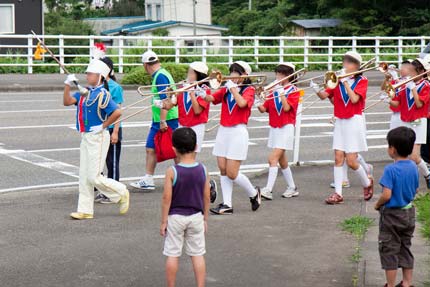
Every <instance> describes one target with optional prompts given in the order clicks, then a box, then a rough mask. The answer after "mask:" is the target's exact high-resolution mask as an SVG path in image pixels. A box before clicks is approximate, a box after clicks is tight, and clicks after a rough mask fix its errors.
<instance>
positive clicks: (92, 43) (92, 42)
mask: <svg viewBox="0 0 430 287" xmlns="http://www.w3.org/2000/svg"><path fill="white" fill-rule="evenodd" d="M92 47H94V35H91V36H90V46H89V47H88V52H89V53H88V55H90V59H89V60H90V61H91V56H92V52H91V51H92Z"/></svg>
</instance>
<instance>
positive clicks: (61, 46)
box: [58, 35, 64, 74]
mask: <svg viewBox="0 0 430 287" xmlns="http://www.w3.org/2000/svg"><path fill="white" fill-rule="evenodd" d="M58 57H59V58H60V59H59V60H60V63H61V64H62V65H64V35H58ZM60 74H64V71H63V69H61V68H60Z"/></svg>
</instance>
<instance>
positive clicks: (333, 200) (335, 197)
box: [325, 193, 343, 205]
mask: <svg viewBox="0 0 430 287" xmlns="http://www.w3.org/2000/svg"><path fill="white" fill-rule="evenodd" d="M325 203H327V204H330V205H334V204H340V203H343V197H342V196H341V195H339V194H337V193H332V194H331V195H330V196H329V197H327V198H326V200H325Z"/></svg>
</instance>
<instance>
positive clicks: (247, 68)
mask: <svg viewBox="0 0 430 287" xmlns="http://www.w3.org/2000/svg"><path fill="white" fill-rule="evenodd" d="M234 63H235V64H238V65H239V66H241V67H242V68H243V69H244V70H245V73H246V74H247V75H251V73H252V69H251V66H250V65H249V64H248V63H247V62H245V61H236V62H234Z"/></svg>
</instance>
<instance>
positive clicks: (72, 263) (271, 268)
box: [0, 163, 429, 287]
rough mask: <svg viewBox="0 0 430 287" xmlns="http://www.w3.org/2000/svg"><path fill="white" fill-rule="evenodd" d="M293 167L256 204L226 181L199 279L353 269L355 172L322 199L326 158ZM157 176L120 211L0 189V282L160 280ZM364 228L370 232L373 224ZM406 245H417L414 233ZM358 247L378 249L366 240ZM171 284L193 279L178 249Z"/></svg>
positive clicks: (335, 284) (343, 283)
mask: <svg viewBox="0 0 430 287" xmlns="http://www.w3.org/2000/svg"><path fill="white" fill-rule="evenodd" d="M382 167H383V164H382V163H378V164H376V165H375V172H376V177H377V178H378V177H379V176H380V174H381V172H382ZM292 170H293V175H294V178H295V181H296V183H297V185H298V187H299V191H300V196H299V197H297V198H292V199H282V198H281V194H282V192H283V191H284V189H285V183H284V179H283V177H282V175H281V173H279V175H278V179H277V183H276V186H275V193H274V200H273V201H264V202H263V204H262V206H261V208H260V209H259V210H258V211H257V212H252V211H251V210H250V204H249V199H248V198H247V197H246V194H245V192H244V191H243V190H241V189H240V188H239V187H237V186H236V185H235V192H234V195H233V205H234V215H231V216H215V215H211V216H210V218H209V231H208V234H207V241H206V242H207V254H206V260H207V286H236V287H242V286H243V287H244V286H247V287H253V286H256V287H257V286H258V287H259V286H267V287H278V286H279V287H286V286H291V287H311V286H312V287H314V286H318V287H319V286H320V287H347V286H352V278H353V277H354V276H357V272H358V271H357V269H356V267H357V266H356V264H353V263H352V262H351V260H350V257H351V255H352V254H353V253H354V247H355V246H356V240H355V238H354V237H353V236H352V235H349V234H348V233H346V232H343V231H342V230H341V228H340V227H339V224H340V223H341V222H342V221H343V220H344V219H346V218H349V217H351V216H353V215H358V214H360V212H361V209H362V208H361V206H362V203H363V199H362V190H361V188H360V185H359V182H358V180H357V179H356V178H355V177H354V175H353V174H352V173H351V175H350V180H351V184H352V187H351V188H349V189H345V191H344V195H345V203H344V204H342V205H339V206H328V205H326V204H324V202H323V201H324V198H325V197H326V196H327V195H328V194H329V192H331V191H332V190H331V189H330V188H329V187H328V185H329V184H330V182H331V180H332V177H333V176H332V167H331V166H307V167H292ZM266 177H267V175H266V174H260V175H258V174H257V175H255V176H252V177H250V179H251V181H252V183H253V184H256V185H260V186H264V185H265V183H266V179H267V178H266ZM215 179H216V180H217V181H218V177H216V178H215ZM156 184H157V186H158V187H157V189H156V191H154V192H151V193H132V195H131V208H130V211H129V213H128V214H127V215H126V216H119V215H117V213H118V207H117V206H115V205H100V204H98V205H96V213H95V219H94V220H90V221H71V220H70V219H69V218H68V214H69V212H71V211H74V209H75V208H76V202H77V190H76V189H75V188H73V189H70V188H69V189H52V190H43V191H31V192H24V193H22V192H21V193H10V194H4V195H1V196H0V197H1V200H0V227H1V230H2V232H1V233H0V246H1V249H2V256H1V257H0V278H2V284H1V285H2V286H14V287H15V286H34V287H36V286H43V287H48V286H79V287H87V286H163V285H164V260H165V259H164V257H163V256H162V254H161V251H162V246H163V240H162V238H161V237H160V236H159V235H158V232H159V230H158V228H159V218H160V201H161V192H162V189H161V184H162V182H160V181H158V182H156ZM220 199H221V195H220ZM220 199H219V200H220ZM219 200H218V202H219ZM417 235H418V233H417ZM368 238H369V239H370V240H371V239H374V238H375V235H374V233H372V230H371V232H369V234H368ZM417 238H418V236H417ZM414 245H415V246H417V247H418V244H416V241H415V242H414ZM420 250H421V251H420V253H421V254H420V256H417V260H420V261H419V262H417V269H416V274H415V279H416V280H417V281H416V282H419V280H423V279H424V278H423V277H421V276H425V274H424V273H425V272H424V271H425V270H428V265H423V264H422V261H421V260H428V259H429V256H428V246H422V249H420ZM425 250H427V252H425ZM363 251H365V252H368V253H369V255H370V256H373V257H375V256H377V248H376V247H375V246H371V245H369V247H368V248H365V249H363ZM416 252H419V251H418V250H417V251H416ZM417 255H418V254H417ZM421 255H422V256H421ZM366 258H367V257H366ZM419 258H421V259H419ZM368 266H370V265H368ZM372 268H373V271H374V272H373V273H371V272H370V271H369V270H366V282H368V283H367V284H369V285H366V286H380V285H379V284H380V281H379V280H380V277H381V276H382V275H383V272H382V270H380V269H379V267H372ZM420 270H421V271H420ZM371 284H374V285H371ZM375 284H376V285H375ZM177 286H194V279H193V274H192V268H191V265H190V262H189V259H188V258H186V256H183V258H182V259H181V265H180V270H179V273H178V285H177ZM381 286H382V285H381ZM416 286H417V285H416ZM418 286H420V285H418Z"/></svg>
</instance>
